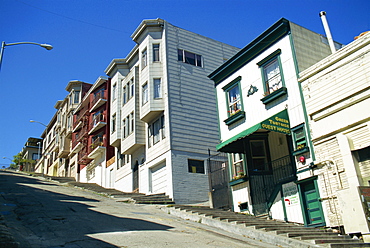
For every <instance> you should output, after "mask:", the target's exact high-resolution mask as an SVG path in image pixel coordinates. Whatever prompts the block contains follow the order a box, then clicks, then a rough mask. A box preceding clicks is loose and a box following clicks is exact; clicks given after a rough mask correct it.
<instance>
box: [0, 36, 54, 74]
mask: <svg viewBox="0 0 370 248" xmlns="http://www.w3.org/2000/svg"><path fill="white" fill-rule="evenodd" d="M23 44H30V45H37V46H40V47H43V48H45V49H46V50H51V49H53V46H52V45H49V44H40V43H36V42H27V41H26V42H15V43H8V44H6V43H5V41H3V42H2V43H1V50H0V70H1V63H2V61H3V54H4V49H5V47H6V46H14V45H23Z"/></svg>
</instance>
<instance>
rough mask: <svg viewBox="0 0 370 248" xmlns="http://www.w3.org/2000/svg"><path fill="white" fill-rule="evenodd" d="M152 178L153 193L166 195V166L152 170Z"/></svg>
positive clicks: (161, 165) (158, 166) (160, 165)
mask: <svg viewBox="0 0 370 248" xmlns="http://www.w3.org/2000/svg"><path fill="white" fill-rule="evenodd" d="M150 176H151V177H150V179H151V180H150V181H151V191H152V193H153V194H157V193H165V192H166V188H167V171H166V164H165V163H163V164H159V165H157V166H155V167H153V168H150Z"/></svg>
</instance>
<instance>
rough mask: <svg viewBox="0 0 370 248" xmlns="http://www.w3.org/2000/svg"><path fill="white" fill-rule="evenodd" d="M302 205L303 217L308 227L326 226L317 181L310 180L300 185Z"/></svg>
mask: <svg viewBox="0 0 370 248" xmlns="http://www.w3.org/2000/svg"><path fill="white" fill-rule="evenodd" d="M299 186H300V191H301V196H302V205H303V215H304V217H305V225H306V226H324V225H325V219H324V214H323V212H322V206H321V202H320V200H319V199H320V195H319V192H318V189H317V187H316V181H315V180H309V181H306V182H304V183H301V184H299Z"/></svg>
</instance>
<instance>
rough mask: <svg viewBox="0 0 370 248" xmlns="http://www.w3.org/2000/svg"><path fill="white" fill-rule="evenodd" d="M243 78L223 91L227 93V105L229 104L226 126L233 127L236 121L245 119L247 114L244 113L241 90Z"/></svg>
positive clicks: (238, 78)
mask: <svg viewBox="0 0 370 248" xmlns="http://www.w3.org/2000/svg"><path fill="white" fill-rule="evenodd" d="M240 80H241V77H237V78H236V79H234V80H233V81H231V82H230V83H228V84H227V85H226V86H224V87H223V88H222V89H223V90H224V91H225V96H226V103H227V105H226V106H227V116H228V118H227V119H226V120H224V122H225V123H226V125H231V124H232V123H235V122H236V121H238V120H240V119H243V118H244V117H245V112H244V111H243V97H242V92H241V89H240Z"/></svg>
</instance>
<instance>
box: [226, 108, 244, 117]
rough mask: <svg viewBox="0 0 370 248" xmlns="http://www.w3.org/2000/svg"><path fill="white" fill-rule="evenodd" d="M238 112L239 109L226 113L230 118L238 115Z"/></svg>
mask: <svg viewBox="0 0 370 248" xmlns="http://www.w3.org/2000/svg"><path fill="white" fill-rule="evenodd" d="M240 110H241V109H237V110H233V111H227V112H229V114H230V116H232V115H235V114H237V113H239V111H240Z"/></svg>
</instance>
